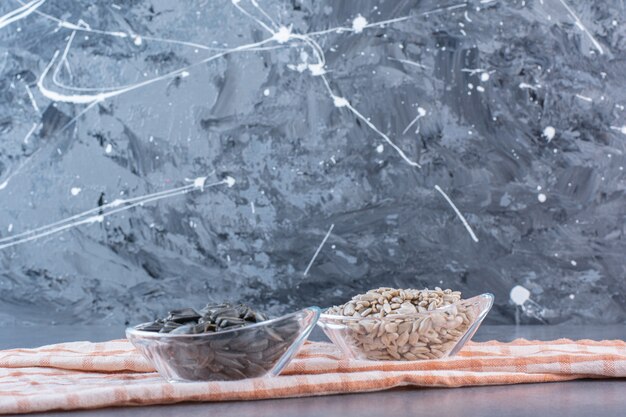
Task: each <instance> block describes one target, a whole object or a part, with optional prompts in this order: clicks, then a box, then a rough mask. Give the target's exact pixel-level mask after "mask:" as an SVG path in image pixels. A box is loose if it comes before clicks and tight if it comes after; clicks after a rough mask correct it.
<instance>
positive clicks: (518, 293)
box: [509, 285, 530, 306]
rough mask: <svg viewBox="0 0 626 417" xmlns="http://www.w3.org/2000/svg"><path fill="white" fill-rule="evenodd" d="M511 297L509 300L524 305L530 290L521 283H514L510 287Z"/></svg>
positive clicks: (528, 297)
mask: <svg viewBox="0 0 626 417" xmlns="http://www.w3.org/2000/svg"><path fill="white" fill-rule="evenodd" d="M509 296H510V297H511V301H513V302H514V303H515V304H517V305H518V306H521V305H524V303H525V302H526V301H528V300H529V299H530V291H528V290H527V289H526V288H524V287H522V286H521V285H516V286H515V287H513V288H511V293H510V294H509Z"/></svg>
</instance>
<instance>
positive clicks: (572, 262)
mask: <svg viewBox="0 0 626 417" xmlns="http://www.w3.org/2000/svg"><path fill="white" fill-rule="evenodd" d="M570 263H571V264H572V266H576V265H578V263H577V262H576V261H574V260H572V261H570Z"/></svg>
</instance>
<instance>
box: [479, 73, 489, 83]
mask: <svg viewBox="0 0 626 417" xmlns="http://www.w3.org/2000/svg"><path fill="white" fill-rule="evenodd" d="M489 77H490V76H489V73H488V72H487V71H485V72H483V73H481V74H480V81H482V82H486V81H489Z"/></svg>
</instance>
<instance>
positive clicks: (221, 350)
mask: <svg viewBox="0 0 626 417" xmlns="http://www.w3.org/2000/svg"><path fill="white" fill-rule="evenodd" d="M266 320H268V317H267V316H266V315H264V314H263V313H260V312H257V311H254V310H252V309H251V308H250V307H248V306H246V305H242V304H240V305H231V304H209V305H207V306H206V307H204V308H203V309H202V310H199V311H196V310H194V309H192V308H183V309H177V310H172V311H170V312H169V313H168V315H167V317H166V318H164V319H158V320H155V321H154V322H152V323H147V324H145V325H142V326H137V327H136V328H137V330H143V331H148V332H155V333H156V332H158V333H171V334H173V335H191V336H190V337H187V338H175V337H173V338H163V339H162V340H160V343H159V344H158V345H156V347H155V349H156V350H157V353H158V355H159V356H161V357H166V358H168V363H167V365H168V366H169V367H171V368H172V370H173V371H174V372H175V373H176V375H177V376H178V377H179V378H181V379H186V380H233V379H242V378H254V377H258V376H262V375H264V374H265V373H267V372H268V371H269V370H270V369H271V368H272V367H273V366H274V365H275V363H276V360H277V359H278V358H280V357H281V356H282V355H283V354H284V353H285V352H286V351H287V350H288V349H289V347H290V346H291V345H292V344H293V342H294V341H295V340H296V338H297V337H298V334H299V332H298V330H299V326H298V323H297V322H296V321H286V322H278V323H274V324H272V325H271V327H269V326H261V327H259V326H257V327H256V328H251V329H242V328H243V327H245V326H248V325H251V324H255V323H261V322H263V321H266ZM233 329H234V331H232V332H228V333H224V332H225V331H226V330H233ZM238 329H241V331H238ZM203 333H215V334H214V335H212V336H211V337H210V338H207V337H206V336H204V335H203Z"/></svg>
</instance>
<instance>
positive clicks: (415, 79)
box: [0, 0, 626, 324]
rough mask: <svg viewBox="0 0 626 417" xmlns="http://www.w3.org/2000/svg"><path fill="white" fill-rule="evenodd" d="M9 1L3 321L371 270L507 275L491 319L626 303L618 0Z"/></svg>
mask: <svg viewBox="0 0 626 417" xmlns="http://www.w3.org/2000/svg"><path fill="white" fill-rule="evenodd" d="M0 16H2V17H0V94H1V95H2V98H1V100H0V109H1V111H0V135H1V140H0V265H1V270H0V323H10V322H17V323H21V322H44V323H50V322H57V323H68V322H74V321H85V322H94V321H95V322H105V323H112V324H116V323H117V324H119V323H123V322H127V321H131V322H137V321H140V320H144V319H147V318H151V317H152V316H153V315H154V314H159V313H162V312H163V310H164V309H165V308H167V307H169V306H174V305H181V306H184V305H196V306H197V305H202V304H203V303H205V302H206V301H207V300H214V301H221V300H224V299H229V300H232V301H246V302H249V303H252V304H254V305H256V306H258V307H260V308H263V309H266V310H268V311H269V312H271V313H274V314H278V313H281V312H284V311H287V310H290V309H293V308H295V307H298V306H304V305H308V304H318V305H322V306H324V305H330V304H333V303H337V302H341V301H342V300H345V299H346V298H348V297H350V295H352V294H354V293H356V292H361V291H364V290H366V289H368V288H371V287H377V286H393V287H426V286H427V287H434V286H441V287H450V288H454V289H459V290H461V291H463V292H464V294H465V295H468V296H469V295H474V294H477V293H481V292H486V291H491V292H493V293H495V295H496V299H497V302H496V306H495V308H494V310H493V311H492V313H491V314H490V320H491V321H492V322H496V323H512V322H514V321H515V320H516V317H517V318H518V319H519V320H521V321H522V322H543V323H557V322H562V321H571V322H621V321H624V320H626V295H625V294H626V279H625V276H626V266H625V262H624V258H625V254H626V240H625V239H624V226H625V219H626V198H625V194H624V189H625V185H626V183H625V178H626V174H625V173H624V165H626V161H625V157H624V142H625V140H626V111H625V106H626V88H625V87H624V85H625V82H626V6H625V5H624V2H623V1H622V0H612V1H604V0H602V1H600V0H596V1H574V0H526V1H522V0H517V1H508V0H507V1H505V0H473V1H468V2H463V1H455V0H451V1H445V2H444V1H439V2H438V1H300V0H293V1H269V0H257V1H254V0H241V1H232V2H231V1H226V0H221V1H217V0H205V1H200V0H188V1H165V0H152V1H150V0H133V1H117V2H113V1H109V0H107V1H96V2H87V1H84V2H77V1H70V0H31V1H26V0H23V1H16V0H4V1H2V3H1V4H0ZM516 303H518V304H523V305H522V306H521V307H520V306H516Z"/></svg>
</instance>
